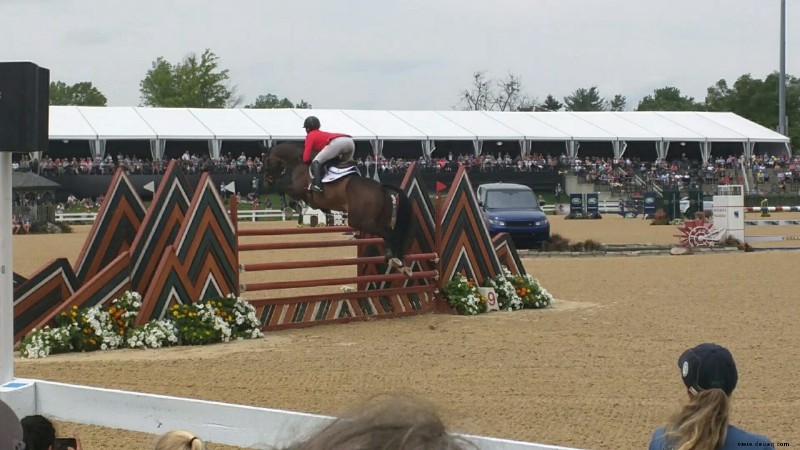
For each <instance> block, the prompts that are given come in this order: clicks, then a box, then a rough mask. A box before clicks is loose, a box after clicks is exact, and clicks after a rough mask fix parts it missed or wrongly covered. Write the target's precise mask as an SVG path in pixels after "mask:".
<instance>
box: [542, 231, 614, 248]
mask: <svg viewBox="0 0 800 450" xmlns="http://www.w3.org/2000/svg"><path fill="white" fill-rule="evenodd" d="M542 251H543V252H599V251H603V244H602V243H600V242H598V241H595V240H594V239H587V240H585V241H579V242H571V241H570V240H569V239H568V238H565V237H564V236H562V235H560V234H558V233H553V234H551V235H550V239H548V240H546V241H545V242H543V243H542Z"/></svg>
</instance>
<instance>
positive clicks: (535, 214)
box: [476, 183, 550, 248]
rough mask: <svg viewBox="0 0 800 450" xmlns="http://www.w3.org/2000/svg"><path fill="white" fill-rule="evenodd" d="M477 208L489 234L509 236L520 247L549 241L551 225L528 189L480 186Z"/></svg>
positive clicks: (519, 185) (510, 185) (534, 195)
mask: <svg viewBox="0 0 800 450" xmlns="http://www.w3.org/2000/svg"><path fill="white" fill-rule="evenodd" d="M476 194H477V196H478V204H479V205H480V207H481V210H482V211H483V217H484V220H485V221H486V226H487V228H489V233H491V234H492V236H494V235H495V234H498V233H508V234H510V235H511V238H512V239H513V240H514V245H516V246H518V247H522V248H524V247H528V246H536V245H540V244H541V243H542V242H544V241H546V240H548V239H550V221H548V220H547V215H546V214H545V213H544V211H542V208H541V206H540V205H539V201H538V200H537V197H536V194H535V193H534V192H533V190H532V189H531V188H529V187H528V186H524V185H521V184H510V183H490V184H482V185H480V186H478V189H477V192H476Z"/></svg>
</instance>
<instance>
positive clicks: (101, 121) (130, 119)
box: [50, 106, 157, 140]
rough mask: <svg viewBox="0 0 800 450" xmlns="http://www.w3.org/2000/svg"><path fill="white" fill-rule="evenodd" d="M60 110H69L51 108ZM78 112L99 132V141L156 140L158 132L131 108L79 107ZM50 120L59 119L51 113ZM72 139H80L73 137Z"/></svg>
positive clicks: (56, 107) (51, 108)
mask: <svg viewBox="0 0 800 450" xmlns="http://www.w3.org/2000/svg"><path fill="white" fill-rule="evenodd" d="M58 108H68V107H66V106H60V107H59V106H51V107H50V111H53V110H54V109H58ZM78 110H79V111H80V112H81V115H83V117H85V118H86V121H87V122H89V125H91V126H92V128H93V129H94V131H95V132H97V138H98V139H132V140H135V139H155V138H156V137H157V135H156V132H155V131H153V129H152V128H150V126H149V125H148V124H147V122H145V121H144V119H142V116H140V115H139V114H136V111H135V110H134V109H133V108H131V107H127V106H125V107H122V106H120V107H115V106H109V107H103V106H79V107H78ZM50 114H51V115H50V119H51V122H52V119H58V116H57V115H56V116H55V117H54V116H53V115H52V114H53V113H52V112H51V113H50ZM54 125H55V126H56V127H59V126H60V125H58V124H53V123H51V124H50V126H51V127H52V126H54ZM72 139H78V138H76V137H72Z"/></svg>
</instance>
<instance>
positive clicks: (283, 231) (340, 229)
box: [239, 225, 356, 236]
mask: <svg viewBox="0 0 800 450" xmlns="http://www.w3.org/2000/svg"><path fill="white" fill-rule="evenodd" d="M354 231H356V230H355V229H353V228H350V227H348V226H345V225H339V226H330V227H308V228H302V227H297V228H275V229H271V230H270V229H266V228H259V229H256V230H239V236H285V235H287V234H319V233H348V232H354Z"/></svg>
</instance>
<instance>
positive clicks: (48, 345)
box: [19, 292, 263, 358]
mask: <svg viewBox="0 0 800 450" xmlns="http://www.w3.org/2000/svg"><path fill="white" fill-rule="evenodd" d="M141 299H142V298H141V296H140V295H139V294H138V293H136V292H126V293H125V294H124V295H123V296H122V297H121V298H119V299H116V300H114V301H113V302H111V304H108V305H96V306H92V307H89V308H78V307H77V306H73V307H72V308H71V309H69V310H66V311H64V312H62V313H60V314H59V315H58V316H56V318H55V323H56V325H57V326H56V328H50V327H44V328H41V329H38V328H34V329H33V330H31V332H30V333H28V334H27V335H26V336H25V337H24V338H23V339H22V341H21V342H20V347H19V348H20V354H21V355H22V357H23V358H44V357H47V356H48V355H51V354H54V353H63V352H69V351H93V350H112V349H117V348H124V347H128V348H160V347H163V346H169V345H181V344H182V345H199V344H210V343H215V342H228V341H230V340H233V339H237V340H238V339H255V338H259V337H263V334H262V333H261V331H260V328H261V323H260V322H259V320H258V318H257V317H256V315H255V308H254V307H253V305H252V304H250V303H249V302H247V301H246V300H244V299H242V298H237V297H235V296H233V295H229V296H227V297H224V298H217V299H210V300H208V301H201V302H197V303H194V304H183V305H175V306H173V307H171V308H170V309H169V311H168V314H167V317H165V318H164V319H161V320H155V321H151V322H149V323H147V324H145V325H144V326H141V327H136V326H134V323H135V319H136V316H137V315H138V314H139V311H140V309H141V307H142V301H141Z"/></svg>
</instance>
